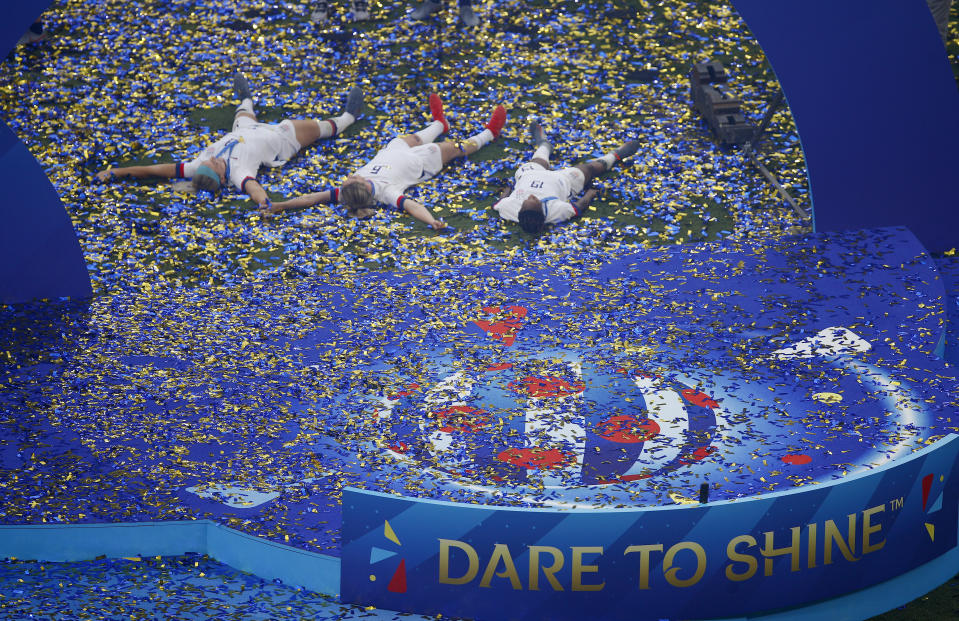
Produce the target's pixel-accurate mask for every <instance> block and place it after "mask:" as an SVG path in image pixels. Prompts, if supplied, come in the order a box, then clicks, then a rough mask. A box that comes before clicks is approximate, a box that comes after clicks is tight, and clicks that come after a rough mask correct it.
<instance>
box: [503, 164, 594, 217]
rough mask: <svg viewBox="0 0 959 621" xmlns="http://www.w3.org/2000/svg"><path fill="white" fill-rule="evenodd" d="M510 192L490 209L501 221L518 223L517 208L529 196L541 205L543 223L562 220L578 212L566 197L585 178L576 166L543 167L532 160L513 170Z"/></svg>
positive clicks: (576, 189)
mask: <svg viewBox="0 0 959 621" xmlns="http://www.w3.org/2000/svg"><path fill="white" fill-rule="evenodd" d="M515 179H516V181H515V184H514V186H513V192H512V193H511V194H510V195H509V196H507V197H506V198H503V199H501V200H500V201H499V202H497V203H496V204H495V205H493V209H495V210H496V211H497V212H499V215H500V217H501V218H503V219H504V220H512V221H513V222H519V211H520V208H521V207H522V206H523V201H525V200H526V199H527V198H529V197H530V196H535V197H536V198H538V199H539V200H540V202H541V203H542V204H543V215H545V216H546V224H555V223H557V222H565V221H566V220H569V219H570V218H572V217H573V216H575V215H578V213H579V212H577V211H576V207H574V206H573V204H572V203H571V202H570V199H571V198H572V197H573V196H574V195H576V194H578V193H579V192H580V191H582V189H583V186H584V185H585V181H586V178H585V176H584V175H583V171H581V170H579V169H578V168H564V169H562V170H547V169H546V168H544V167H543V166H542V165H540V164H537V163H536V162H529V163H526V164H523V165H522V166H520V167H519V169H518V170H517V171H516V178H515Z"/></svg>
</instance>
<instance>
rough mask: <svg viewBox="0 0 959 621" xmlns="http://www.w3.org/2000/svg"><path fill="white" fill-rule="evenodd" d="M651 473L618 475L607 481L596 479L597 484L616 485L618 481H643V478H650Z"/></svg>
mask: <svg viewBox="0 0 959 621" xmlns="http://www.w3.org/2000/svg"><path fill="white" fill-rule="evenodd" d="M651 476H653V475H651V474H624V475H622V476H618V477H616V478H615V479H607V480H605V481H596V484H597V485H615V484H617V483H629V482H630V481H641V480H643V479H648V478H650V477H651Z"/></svg>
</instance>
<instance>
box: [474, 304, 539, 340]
mask: <svg viewBox="0 0 959 621" xmlns="http://www.w3.org/2000/svg"><path fill="white" fill-rule="evenodd" d="M506 310H507V312H506V316H505V317H503V318H501V319H498V320H495V321H486V320H485V319H477V320H476V321H474V322H473V323H475V324H476V325H477V326H479V327H480V329H481V330H483V331H484V332H487V333H489V335H490V336H492V337H493V338H494V339H496V340H499V341H502V342H503V345H505V346H507V347H509V346H510V345H512V344H513V343H514V342H515V341H516V333H517V332H519V329H520V328H522V327H523V317H526V313H527V310H526V308H525V307H523V306H507V307H506ZM482 311H483V312H484V313H486V314H487V315H500V314H502V313H503V310H502V309H501V308H500V307H499V306H485V307H483V309H482Z"/></svg>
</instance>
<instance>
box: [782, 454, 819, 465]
mask: <svg viewBox="0 0 959 621" xmlns="http://www.w3.org/2000/svg"><path fill="white" fill-rule="evenodd" d="M779 459H781V460H782V461H783V463H786V464H789V465H791V466H802V465H804V464H808V463H809V462H811V461H812V457H810V456H809V455H783V456H782V457H780V458H779Z"/></svg>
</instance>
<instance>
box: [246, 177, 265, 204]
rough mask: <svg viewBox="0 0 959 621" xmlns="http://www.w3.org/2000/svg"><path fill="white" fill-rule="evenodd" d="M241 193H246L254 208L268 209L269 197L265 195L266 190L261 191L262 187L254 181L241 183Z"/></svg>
mask: <svg viewBox="0 0 959 621" xmlns="http://www.w3.org/2000/svg"><path fill="white" fill-rule="evenodd" d="M243 191H244V192H246V193H247V195H248V196H249V197H250V200H252V201H253V202H254V203H256V206H257V207H259V208H260V209H267V208H269V207H270V204H271V203H270V197H269V196H267V195H266V190H264V189H263V186H262V185H260V182H259V181H257V180H256V179H247V180H246V181H244V182H243Z"/></svg>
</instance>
